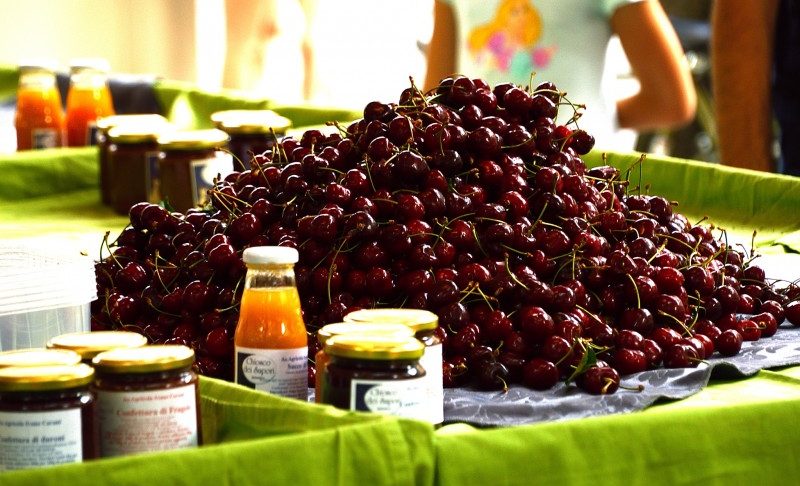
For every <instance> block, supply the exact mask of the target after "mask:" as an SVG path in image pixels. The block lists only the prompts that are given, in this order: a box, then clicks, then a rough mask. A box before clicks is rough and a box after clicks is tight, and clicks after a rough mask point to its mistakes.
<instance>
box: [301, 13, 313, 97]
mask: <svg viewBox="0 0 800 486" xmlns="http://www.w3.org/2000/svg"><path fill="white" fill-rule="evenodd" d="M300 6H301V7H302V8H303V13H304V14H305V19H306V32H305V35H303V44H302V46H301V49H302V53H303V98H304V99H306V100H309V99H311V98H312V97H313V91H314V82H315V79H314V77H315V75H316V73H315V72H314V71H315V70H314V67H315V66H314V43H313V32H312V31H311V29H312V26H313V24H314V18H315V16H316V13H317V0H300Z"/></svg>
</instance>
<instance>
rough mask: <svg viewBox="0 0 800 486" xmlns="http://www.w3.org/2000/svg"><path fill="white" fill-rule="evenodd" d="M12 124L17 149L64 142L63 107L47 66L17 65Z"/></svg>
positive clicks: (54, 79)
mask: <svg viewBox="0 0 800 486" xmlns="http://www.w3.org/2000/svg"><path fill="white" fill-rule="evenodd" d="M14 126H15V128H16V130H17V150H31V149H44V148H57V147H61V146H62V145H63V144H64V137H65V134H64V109H63V107H62V105H61V94H60V93H59V92H58V87H57V86H56V76H55V72H54V71H53V69H52V68H51V67H49V66H47V65H45V64H30V65H24V66H20V68H19V89H18V90H17V109H16V114H15V116H14Z"/></svg>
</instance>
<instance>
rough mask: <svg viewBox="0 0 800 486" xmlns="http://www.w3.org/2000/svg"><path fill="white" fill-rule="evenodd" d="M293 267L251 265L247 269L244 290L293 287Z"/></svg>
mask: <svg viewBox="0 0 800 486" xmlns="http://www.w3.org/2000/svg"><path fill="white" fill-rule="evenodd" d="M294 286H295V279H294V265H291V264H290V265H253V264H250V265H248V267H247V276H246V277H245V282H244V288H245V289H250V288H270V287H294Z"/></svg>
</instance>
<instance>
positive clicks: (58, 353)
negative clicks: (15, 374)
mask: <svg viewBox="0 0 800 486" xmlns="http://www.w3.org/2000/svg"><path fill="white" fill-rule="evenodd" d="M80 362H81V355H79V354H78V353H76V352H74V351H69V350H67V349H44V348H28V349H15V350H13V351H4V352H2V353H0V368H8V367H9V366H21V367H26V366H58V365H63V366H68V365H75V364H78V363H80Z"/></svg>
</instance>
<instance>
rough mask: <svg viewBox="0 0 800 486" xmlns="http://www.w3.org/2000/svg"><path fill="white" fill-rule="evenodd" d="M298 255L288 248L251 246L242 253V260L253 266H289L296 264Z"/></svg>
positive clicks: (295, 251)
mask: <svg viewBox="0 0 800 486" xmlns="http://www.w3.org/2000/svg"><path fill="white" fill-rule="evenodd" d="M299 259H300V255H299V254H298V253H297V250H296V249H294V248H290V247H288V246H251V247H250V248H246V249H245V250H244V253H242V260H244V262H245V263H246V264H247V263H249V264H255V265H290V264H294V263H297V261H298V260H299Z"/></svg>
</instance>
